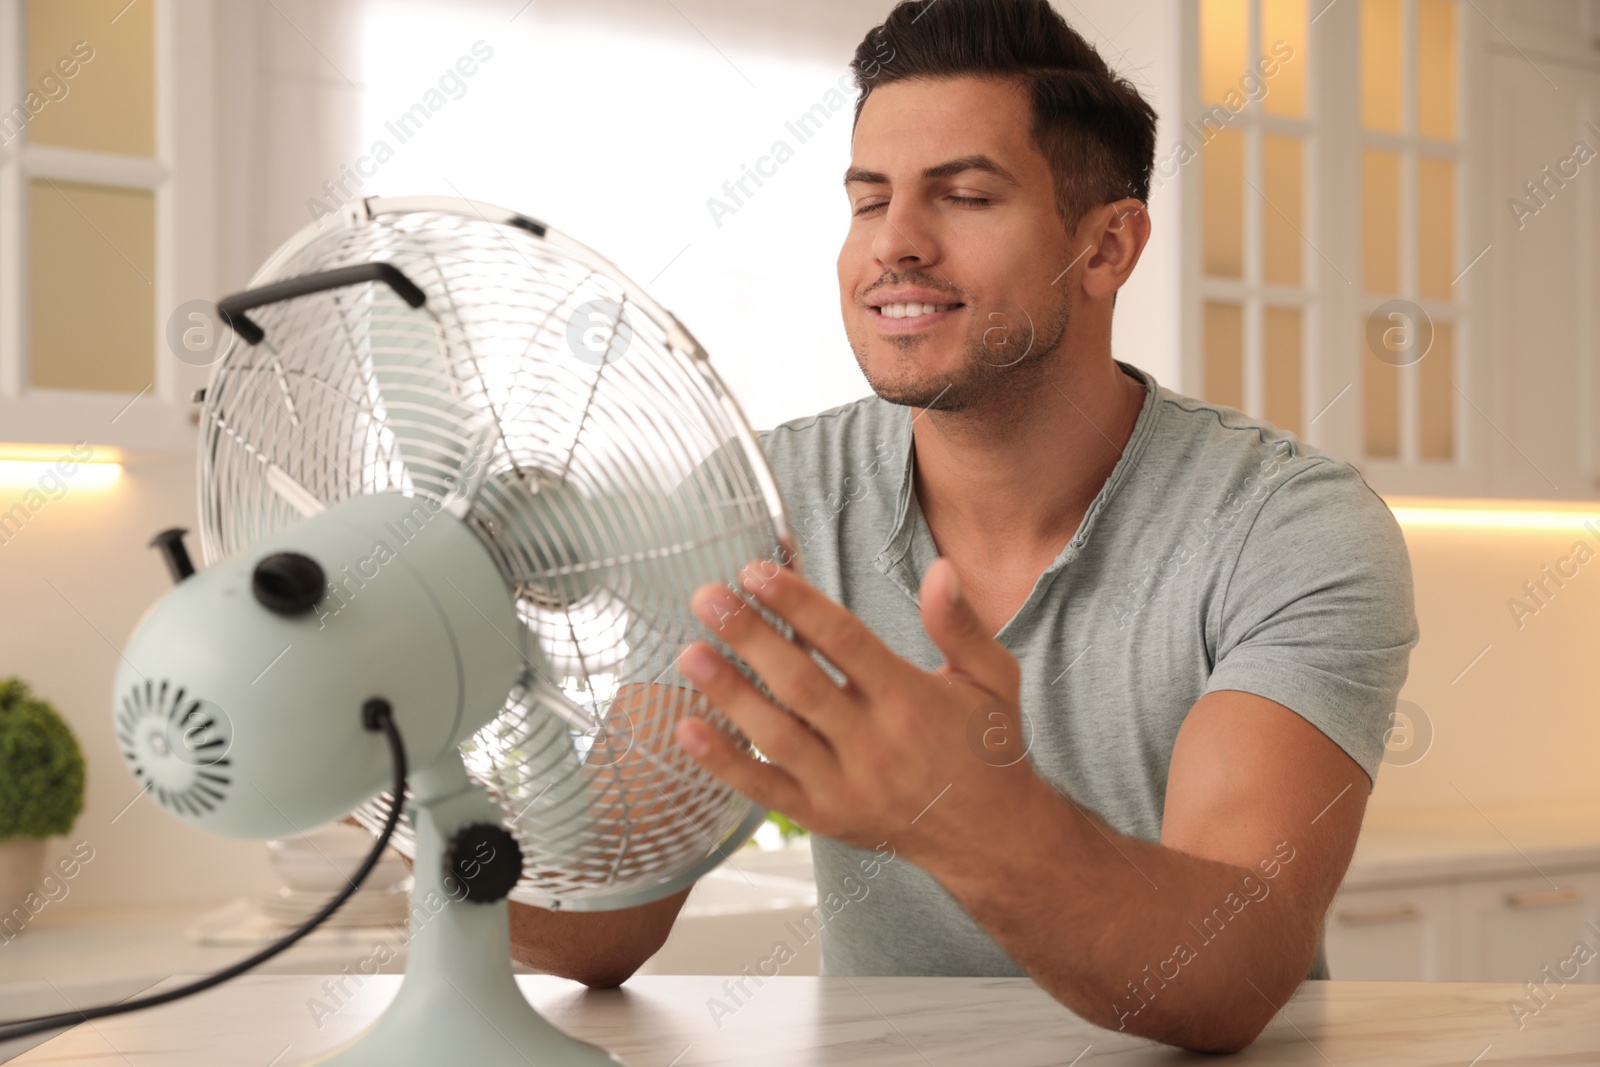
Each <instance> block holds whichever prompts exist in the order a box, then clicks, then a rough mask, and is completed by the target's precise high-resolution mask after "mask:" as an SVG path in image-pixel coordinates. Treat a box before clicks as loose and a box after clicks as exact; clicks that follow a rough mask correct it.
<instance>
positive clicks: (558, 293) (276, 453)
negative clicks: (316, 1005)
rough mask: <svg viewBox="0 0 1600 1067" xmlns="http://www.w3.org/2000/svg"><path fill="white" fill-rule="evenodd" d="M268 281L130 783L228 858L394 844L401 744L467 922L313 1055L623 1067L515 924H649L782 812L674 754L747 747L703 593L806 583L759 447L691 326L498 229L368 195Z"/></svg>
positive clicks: (159, 644) (208, 417)
mask: <svg viewBox="0 0 1600 1067" xmlns="http://www.w3.org/2000/svg"><path fill="white" fill-rule="evenodd" d="M251 285H252V288H251V289H249V290H248V291H246V292H244V293H240V294H238V295H237V296H233V297H229V298H227V299H226V300H224V301H222V303H221V304H220V305H219V308H220V310H221V312H222V313H223V315H224V316H225V317H226V318H227V319H228V321H229V322H230V323H231V324H232V326H233V328H234V330H235V332H236V333H237V335H238V338H239V340H240V341H241V342H242V343H236V344H235V346H234V347H233V349H232V350H231V351H229V353H228V354H227V355H226V356H225V357H224V359H223V360H222V361H221V362H220V363H219V364H218V366H217V368H216V370H215V373H214V375H213V377H212V380H211V383H210V385H209V386H208V388H207V390H206V392H205V395H204V405H203V410H202V412H201V429H202V445H201V452H200V469H199V483H200V484H199V488H200V507H201V524H202V530H201V545H202V548H203V552H204V557H205V559H206V561H207V562H208V563H212V564H214V565H213V566H210V567H208V568H207V569H205V570H203V571H199V572H194V570H193V567H192V565H191V564H189V563H188V561H187V556H186V554H185V553H184V550H183V547H182V542H181V531H169V532H168V534H166V535H163V537H164V539H163V538H158V541H160V542H161V543H162V545H163V547H164V548H165V549H166V550H167V552H168V559H169V563H170V564H171V566H172V568H173V572H174V575H175V577H177V578H178V579H179V581H178V583H177V585H176V586H175V587H174V588H173V589H172V590H171V591H170V592H169V593H167V594H166V596H165V597H164V598H163V599H162V600H161V601H160V602H159V603H157V604H156V605H155V606H154V607H153V608H152V609H151V610H150V612H149V613H148V614H147V615H146V617H145V618H144V619H143V620H141V622H140V624H139V626H138V627H137V629H136V631H135V633H134V636H133V637H132V639H131V641H130V643H129V645H128V647H127V651H126V655H125V656H124V657H123V665H122V667H121V668H120V670H119V672H118V675H117V679H116V690H115V694H114V702H115V708H114V719H115V723H116V730H117V735H118V737H119V738H120V739H121V743H122V746H123V751H124V755H125V756H126V758H127V760H128V763H129V764H130V766H131V767H132V768H133V771H134V773H135V775H136V776H137V777H138V778H139V779H140V780H141V781H142V782H143V783H145V784H146V786H147V788H148V789H149V791H150V793H151V794H152V795H153V796H154V797H155V799H156V800H157V801H158V802H159V803H160V804H161V805H162V806H164V807H165V808H167V809H168V810H169V811H170V812H172V813H173V814H174V815H176V816H178V817H179V818H182V819H184V820H186V821H189V822H191V823H194V824H196V825H198V826H201V827H204V828H207V829H210V830H214V831H217V832H220V833H224V834H229V835H234V836H241V837H258V838H267V837H274V836H281V835H284V834H289V833H294V832H297V831H300V830H304V829H307V828H310V827H312V826H314V825H317V824H320V823H324V822H327V821H329V820H331V819H334V818H337V817H339V816H341V815H344V814H346V813H347V812H350V811H351V810H352V809H356V814H357V818H358V819H359V820H360V821H362V822H363V823H364V824H365V825H367V826H368V827H369V828H373V829H377V828H378V827H379V826H380V825H383V824H384V823H386V822H387V823H388V824H389V830H390V831H394V818H393V814H394V813H393V811H392V805H393V804H394V803H395V802H396V800H397V798H395V797H394V795H393V793H394V789H395V786H394V785H393V784H392V782H393V780H394V779H393V764H392V763H391V761H390V755H389V751H388V749H387V748H386V746H385V744H384V739H383V738H382V737H381V736H379V735H378V734H376V733H375V732H374V731H375V730H377V729H378V728H379V727H381V726H383V725H385V722H386V721H387V722H388V723H389V724H392V729H393V731H394V732H396V733H397V734H398V736H399V738H400V739H401V740H402V741H403V745H404V749H403V753H402V758H403V759H404V760H406V761H407V762H408V763H409V768H410V773H409V783H408V790H407V792H408V794H409V795H408V797H406V798H405V799H404V801H403V803H404V810H405V812H406V814H407V816H408V818H409V822H410V824H411V827H412V828H413V831H414V833H413V832H412V831H408V830H406V829H405V828H404V827H402V828H401V829H400V830H399V831H398V832H395V837H394V839H395V843H396V845H397V847H399V848H400V850H401V851H402V852H404V853H406V854H408V855H412V856H414V857H415V876H416V883H415V891H414V892H415V893H416V894H417V895H418V896H421V895H424V894H430V893H431V894H434V895H435V896H437V897H438V898H439V899H440V900H441V901H443V902H444V907H443V909H442V910H441V911H439V912H438V913H436V914H433V915H431V917H429V918H427V919H426V921H425V922H423V923H421V924H420V928H418V929H416V930H414V931H413V936H412V941H411V952H410V963H409V967H408V973H407V974H406V976H405V979H404V981H403V983H402V985H401V989H400V992H399V994H398V995H397V997H396V999H395V1001H394V1002H393V1004H392V1005H391V1006H390V1008H389V1009H388V1010H387V1011H386V1012H385V1013H384V1014H383V1015H382V1016H381V1017H380V1018H379V1020H378V1021H377V1022H376V1023H375V1024H374V1025H373V1027H372V1028H371V1029H369V1030H368V1031H367V1032H366V1033H364V1034H363V1035H361V1036H360V1037H359V1038H357V1039H356V1040H355V1041H354V1042H352V1043H351V1044H350V1045H347V1046H345V1047H344V1048H343V1049H341V1050H338V1051H337V1052H335V1053H333V1054H332V1056H331V1058H330V1059H329V1060H327V1061H326V1062H329V1063H335V1064H339V1065H341V1067H348V1065H358V1064H360V1065H365V1064H373V1065H377V1064H383V1065H385V1067H393V1065H394V1064H406V1063H429V1064H432V1063H471V1064H475V1065H491V1064H498V1063H508V1064H510V1063H515V1064H528V1063H533V1064H538V1065H543V1064H573V1065H577V1064H594V1063H614V1062H617V1061H615V1060H613V1059H612V1058H611V1057H609V1056H608V1055H606V1054H605V1053H604V1052H603V1051H601V1050H599V1049H597V1048H595V1047H593V1046H591V1045H587V1044H584V1043H581V1042H578V1041H575V1040H572V1039H570V1038H568V1037H566V1036H565V1035H564V1034H562V1033H561V1032H560V1031H559V1030H556V1029H555V1028H554V1027H552V1026H550V1025H549V1024H548V1023H546V1022H545V1021H544V1020H543V1019H541V1018H540V1017H539V1016H538V1015H537V1014H536V1013H535V1012H534V1011H533V1009H532V1008H531V1007H530V1006H529V1005H528V1004H527V1002H526V1001H525V1000H524V999H523V997H522V996H521V994H520V993H519V992H518V990H517V988H516V985H515V982H514V980H513V977H512V973H511V969H510V947H509V944H508V922H507V905H506V903H505V900H506V899H507V898H508V897H510V898H512V899H517V900H521V901H524V902H527V903H531V904H537V905H541V906H544V907H550V908H570V909H584V910H598V909H610V908H620V907H627V906H632V905H637V904H641V903H646V902H648V901H651V900H656V899H659V898H661V897H664V896H667V895H669V894H671V893H673V892H676V891H678V890H679V889H681V888H683V887H685V886H687V885H689V884H690V883H692V882H693V881H694V880H695V879H697V878H699V877H700V876H701V875H703V874H704V873H706V872H707V871H709V870H710V869H712V868H713V867H714V866H715V865H716V864H717V863H719V862H721V860H722V859H724V858H725V857H726V856H727V855H728V854H729V853H730V852H731V851H733V850H734V849H736V848H737V847H739V846H740V845H742V844H744V842H745V841H746V840H748V838H749V836H750V834H751V833H752V832H753V831H754V830H755V828H756V827H757V826H758V825H759V824H760V823H761V821H762V820H763V819H764V817H765V815H766V813H765V811H763V810H762V809H761V808H759V807H758V806H756V805H754V804H752V803H751V802H750V801H749V800H748V799H746V798H745V797H743V796H741V795H740V794H738V793H737V792H735V791H733V790H731V789H729V788H728V787H726V786H725V785H723V784H722V783H721V782H719V781H718V780H717V779H715V778H713V777H712V776H710V775H708V774H706V773H705V772H704V771H702V770H701V769H700V768H699V767H698V765H696V764H695V763H694V762H693V761H692V760H691V759H690V758H689V757H688V755H687V754H686V753H683V752H682V751H681V750H680V748H679V746H678V745H677V743H676V741H675V740H674V739H673V732H672V727H673V726H674V725H675V723H676V722H678V721H679V720H680V719H681V718H682V717H683V716H685V715H688V714H695V715H699V716H701V717H704V718H706V719H707V720H708V721H709V722H711V723H712V724H713V725H715V726H717V727H718V728H719V729H721V730H723V731H724V732H725V733H726V734H727V735H728V736H730V737H732V738H734V739H735V740H737V741H739V743H741V744H742V745H744V746H745V747H746V749H747V750H748V741H747V740H745V739H743V738H742V737H741V735H739V733H738V731H737V730H736V729H735V728H734V727H733V726H732V725H731V724H730V723H729V722H728V721H727V720H726V718H724V717H723V716H722V715H721V713H720V712H718V711H717V710H716V709H714V708H712V707H711V706H710V705H709V703H708V702H707V701H706V700H705V698H704V697H703V696H702V695H701V694H699V693H698V692H696V691H694V690H693V688H692V686H690V684H689V683H688V682H687V681H686V680H685V679H683V678H682V677H681V676H679V675H678V674H677V673H676V670H675V667H674V664H675V661H676V657H677V653H678V652H679V650H680V649H681V648H682V646H683V644H684V643H686V642H687V641H689V640H692V639H694V638H696V637H710V638H711V639H713V640H714V636H713V635H710V634H708V633H707V632H706V630H705V628H704V627H703V626H701V625H700V624H699V623H698V621H697V620H695V619H694V617H693V616H692V614H690V613H689V611H688V609H687V605H688V601H689V597H690V594H691V593H692V591H693V590H694V589H695V588H697V587H698V586H699V585H701V584H703V583H705V582H708V581H719V580H720V581H725V582H731V581H732V580H733V578H734V577H735V576H736V574H737V572H738V570H739V568H740V567H741V566H742V565H743V564H744V563H746V562H747V561H749V560H751V559H760V558H766V559H773V560H779V561H782V562H784V563H786V564H789V565H797V563H798V561H797V560H795V559H794V555H793V541H792V538H791V536H790V532H789V528H788V525H787V521H786V518H785V516H784V512H783V508H782V504H781V501H780V499H779V496H778V493H777V489H776V486H775V484H774V482H773V480H772V477H771V474H770V472H769V470H768V468H767V466H766V464H765V462H764V459H763V457H762V455H761V452H760V449H759V447H758V445H757V443H756V440H755V438H754V436H753V435H752V434H751V432H750V430H749V428H748V426H747V425H746V423H745V420H744V419H743V417H742V415H741V414H740V412H739V409H738V407H737V406H736V404H735V403H734V401H733V399H732V398H731V397H730V396H729V394H728V393H727V391H726V390H725V389H724V388H723V386H722V384H721V382H720V381H719V379H718V378H717V376H716V374H715V373H714V372H713V371H712V369H711V367H710V365H709V363H708V361H707V358H706V355H705V352H704V351H703V350H702V349H701V348H700V346H699V345H698V344H697V343H696V342H695V340H694V339H693V338H692V337H691V336H690V335H689V333H688V332H687V331H686V330H685V329H684V328H683V327H682V326H681V325H680V324H679V323H678V322H677V320H676V319H675V318H673V316H672V315H670V314H669V313H668V312H667V311H665V310H664V309H663V308H661V307H660V306H659V305H657V304H656V303H655V302H654V301H653V300H651V299H650V298H649V297H648V296H647V295H646V294H644V293H643V292H642V291H640V290H639V288H638V287H637V286H635V285H633V284H632V283H631V282H629V281H628V280H627V279H626V278H625V277H624V276H623V275H622V274H621V273H620V272H619V271H618V270H617V269H616V268H615V267H613V266H612V265H611V264H609V263H608V262H606V261H605V260H604V259H602V258H600V257H599V256H598V255H596V254H595V253H594V252H592V251H590V250H589V249H588V248H586V247H584V246H583V245H581V244H579V243H577V242H575V241H573V240H571V239H570V238H567V237H565V236H563V235H562V234H560V233H557V232H556V231H554V230H551V229H550V228H548V227H546V226H544V225H543V224H541V223H538V222H535V221H533V220H531V219H528V218H525V217H523V216H520V215H517V214H515V213H512V212H509V211H505V210H502V209H499V208H495V207H491V206H489V205H485V204H480V203H476V202H473V201H466V200H451V199H439V198H410V199H376V198H375V199H369V200H366V201H362V202H356V203H352V204H351V205H349V206H347V208H346V209H345V210H344V212H343V213H342V214H341V215H340V216H339V218H338V220H337V224H336V225H332V226H329V225H327V220H324V224H323V225H321V226H310V227H307V228H306V229H305V230H303V231H301V232H300V233H299V234H297V235H296V236H295V237H294V238H292V239H291V240H290V241H289V242H288V243H287V244H285V245H284V247H283V248H281V249H280V250H279V251H278V252H277V253H276V254H275V255H274V256H273V257H272V259H271V260H269V261H268V264H267V266H266V267H265V268H263V270H262V271H261V272H260V273H259V274H258V275H257V276H256V278H255V279H254V280H253V281H252V283H251ZM385 788H388V790H389V792H386V793H385V792H382V791H383V790H384V789H385Z"/></svg>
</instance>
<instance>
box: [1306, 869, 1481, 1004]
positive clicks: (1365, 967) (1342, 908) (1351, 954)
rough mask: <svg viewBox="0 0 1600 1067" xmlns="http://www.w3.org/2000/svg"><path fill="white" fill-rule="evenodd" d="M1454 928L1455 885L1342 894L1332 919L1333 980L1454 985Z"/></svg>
mask: <svg viewBox="0 0 1600 1067" xmlns="http://www.w3.org/2000/svg"><path fill="white" fill-rule="evenodd" d="M1455 926H1456V913H1455V887H1454V886H1451V885H1429V886H1417V887H1414V888H1410V889H1357V890H1349V891H1342V892H1340V893H1339V895H1338V896H1336V897H1335V898H1334V901H1333V908H1332V910H1330V911H1329V913H1328V925H1327V938H1326V946H1327V951H1328V974H1329V977H1332V978H1353V979H1368V980H1373V981H1393V982H1450V981H1456V980H1458V979H1457V977H1456V976H1457V960H1456V955H1455V947H1456V939H1455V936H1454V931H1455Z"/></svg>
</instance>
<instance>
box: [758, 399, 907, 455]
mask: <svg viewBox="0 0 1600 1067" xmlns="http://www.w3.org/2000/svg"><path fill="white" fill-rule="evenodd" d="M904 410H905V409H904V408H899V407H896V406H895V405H893V404H890V403H888V402H887V401H885V400H883V399H882V398H880V397H879V396H877V395H876V394H872V393H869V394H868V395H866V396H863V397H860V398H859V399H856V400H852V401H850V402H849V403H846V404H840V405H838V406H837V407H831V408H828V409H827V410H826V411H819V412H817V413H816V414H815V415H806V416H803V417H801V418H798V419H790V420H789V421H788V422H782V423H779V424H778V425H777V426H774V427H773V428H772V429H770V430H761V431H759V432H758V433H757V434H756V436H757V437H758V438H759V439H760V441H761V447H762V448H763V449H765V450H768V451H794V450H796V449H800V450H803V449H806V448H817V447H822V446H823V445H824V444H826V443H831V442H835V441H840V440H844V439H848V438H849V437H850V436H852V435H855V434H861V433H863V432H865V433H866V434H867V435H868V436H870V435H871V434H872V432H874V431H881V430H886V429H887V428H888V427H889V426H890V425H891V420H892V418H893V416H894V414H895V413H896V412H903V411H904Z"/></svg>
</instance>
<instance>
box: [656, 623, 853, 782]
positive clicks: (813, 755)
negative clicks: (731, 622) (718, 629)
mask: <svg viewBox="0 0 1600 1067" xmlns="http://www.w3.org/2000/svg"><path fill="white" fill-rule="evenodd" d="M813 666H815V665H813ZM678 669H679V670H680V671H682V672H683V675H684V677H686V678H689V679H691V680H692V681H693V682H694V683H695V684H696V685H697V686H699V687H700V691H701V692H702V693H704V694H705V695H706V699H707V700H709V701H711V703H713V704H715V705H716V706H717V707H718V708H720V709H721V710H722V713H723V714H724V715H726V716H727V717H728V718H729V720H731V721H732V722H733V724H734V725H735V726H737V727H738V728H739V729H740V730H742V731H743V732H744V735H745V736H746V737H748V738H749V739H750V741H751V743H752V744H754V745H755V746H756V748H757V749H759V750H760V752H761V754H762V755H763V756H765V757H766V758H767V759H769V760H771V761H772V762H773V763H776V764H777V765H778V766H780V767H782V768H784V769H785V770H786V771H788V772H789V773H790V774H792V775H793V776H794V777H795V778H797V779H798V780H800V781H802V782H807V783H812V784H815V783H818V782H819V781H824V780H827V779H828V778H830V777H831V776H832V775H833V774H834V772H835V770H836V768H837V765H838V761H837V759H836V757H835V756H834V753H833V750H832V749H831V748H830V747H829V745H828V742H827V741H826V740H825V739H824V738H823V737H822V735H820V734H818V733H817V732H816V731H815V730H813V729H811V727H809V726H807V725H806V723H805V722H804V721H803V720H801V719H799V718H797V717H796V716H794V715H792V714H790V713H789V712H787V711H785V710H784V709H782V708H780V707H778V706H777V705H776V704H774V703H773V702H772V701H770V700H768V699H767V698H766V697H765V696H763V695H762V694H761V691H760V690H759V689H757V688H756V687H755V686H753V685H751V684H750V681H749V679H747V678H745V676H744V675H742V674H740V673H739V672H738V671H737V670H736V669H734V666H733V664H731V663H729V662H728V661H727V660H725V659H723V658H722V657H721V656H719V655H718V654H717V652H716V650H715V649H713V648H712V647H711V646H710V645H708V644H706V643H705V642H704V641H695V642H693V643H692V644H690V645H689V647H688V648H686V649H684V651H683V655H682V656H680V657H679V658H678ZM818 673H819V674H820V673H821V672H820V671H819V672H818ZM823 681H824V682H826V683H827V684H828V685H829V686H832V685H833V683H832V682H828V680H827V676H826V675H824V676H823ZM678 737H679V740H680V741H682V740H684V739H685V738H684V735H683V734H682V733H681V732H680V733H679V735H678Z"/></svg>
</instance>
